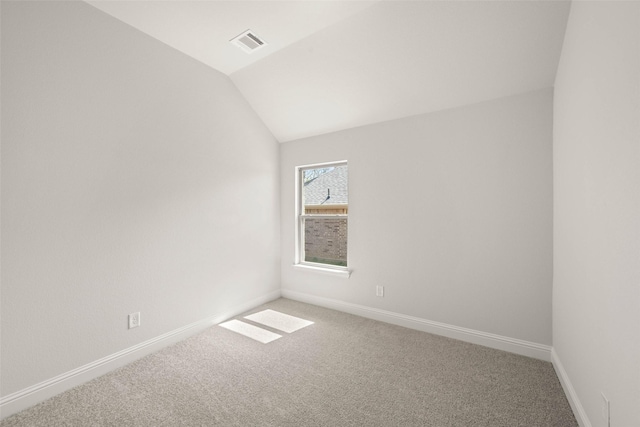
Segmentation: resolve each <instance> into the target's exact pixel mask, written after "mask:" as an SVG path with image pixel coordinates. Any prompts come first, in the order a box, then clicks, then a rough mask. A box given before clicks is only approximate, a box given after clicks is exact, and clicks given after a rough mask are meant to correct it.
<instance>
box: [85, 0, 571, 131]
mask: <svg viewBox="0 0 640 427" xmlns="http://www.w3.org/2000/svg"><path fill="white" fill-rule="evenodd" d="M88 3H90V4H92V5H94V6H95V7H97V8H99V9H101V10H103V11H104V12H106V13H108V14H110V15H112V16H114V17H115V18H117V19H120V20H121V21H123V22H125V23H127V24H129V25H132V26H134V27H136V28H138V29H140V30H141V31H143V32H145V33H147V34H149V35H150V36H152V37H155V38H157V39H158V40H160V41H162V42H164V43H166V44H167V45H169V46H172V47H174V48H176V49H178V50H181V51H183V52H184V53H186V54H187V55H190V56H192V57H193V58H195V59H197V60H199V61H202V62H203V63H205V64H207V65H209V66H211V67H213V68H215V69H217V70H219V71H221V72H223V73H225V74H227V75H228V76H229V77H230V78H231V79H232V80H233V82H234V83H235V84H236V86H237V87H238V89H239V90H240V91H241V92H242V94H243V95H244V96H245V98H246V99H247V101H248V102H249V103H250V104H251V105H252V106H253V108H254V109H255V111H256V112H257V113H258V115H259V116H260V117H261V118H262V120H263V121H264V123H265V124H266V125H267V126H268V127H269V128H270V129H271V131H272V132H273V134H274V135H275V137H276V138H277V139H278V140H279V141H281V142H284V141H290V140H295V139H299V138H304V137H307V136H313V135H318V134H323V133H327V132H332V131H338V130H342V129H346V128H351V127H356V126H362V125H366V124H371V123H376V122H380V121H386V120H392V119H397V118H401V117H406V116H411V115H416V114H422V113H427V112H432V111H437V110H442V109H447V108H453V107H457V106H462V105H467V104H473V103H477V102H482V101H486V100H489V99H495V98H499V97H504V96H510V95H515V94H518V93H523V92H528V91H532V90H537V89H541V88H546V87H550V86H553V82H554V78H555V73H556V69H557V65H558V60H559V57H560V51H561V48H562V42H563V38H564V31H565V26H566V22H567V17H568V14H569V8H570V3H569V2H567V1H534V0H531V1H522V0H513V1H491V0H488V1H482V0H472V1H396V0H380V1H339V0H334V1H330V0H324V1H313V0H309V1H270V0H261V1H153V0H145V1H95V0H91V1H88ZM247 29H251V30H253V31H255V32H256V33H257V34H258V35H259V36H260V37H262V38H263V39H265V41H266V42H267V43H268V45H267V46H266V47H265V48H263V49H260V50H258V51H256V52H254V53H251V54H247V53H245V52H243V51H242V50H240V49H239V48H238V47H236V46H234V45H232V44H230V43H229V40H230V39H231V38H233V37H234V36H236V35H238V34H240V33H242V32H243V31H244V30H247Z"/></svg>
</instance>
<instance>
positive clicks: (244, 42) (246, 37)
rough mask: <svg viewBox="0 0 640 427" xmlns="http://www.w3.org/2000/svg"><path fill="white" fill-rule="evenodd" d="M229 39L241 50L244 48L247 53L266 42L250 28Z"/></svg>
mask: <svg viewBox="0 0 640 427" xmlns="http://www.w3.org/2000/svg"><path fill="white" fill-rule="evenodd" d="M229 41H230V42H231V43H233V44H235V45H236V46H238V47H240V48H241V49H242V50H244V51H245V52H247V53H253V52H255V51H256V50H258V49H262V48H263V47H265V46H266V45H267V43H266V42H265V41H264V40H262V39H261V38H260V37H258V36H257V35H256V33H254V32H253V31H251V30H247V31H245V32H244V33H242V34H240V35H239V36H236V37H234V38H232V39H231V40H229Z"/></svg>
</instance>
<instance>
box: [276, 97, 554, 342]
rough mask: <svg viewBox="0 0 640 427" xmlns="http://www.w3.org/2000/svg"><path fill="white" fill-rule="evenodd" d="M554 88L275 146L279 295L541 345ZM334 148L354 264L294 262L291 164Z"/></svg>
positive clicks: (548, 269)
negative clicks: (336, 268)
mask: <svg viewBox="0 0 640 427" xmlns="http://www.w3.org/2000/svg"><path fill="white" fill-rule="evenodd" d="M552 95H553V94H552V90H551V89H546V90H541V91H535V92H531V93H527V94H524V95H519V96H515V97H509V98H502V99H499V100H495V101H490V102H485V103H482V104H477V105H472V106H468V107H462V108H458V109H453V110H447V111H442V112H438V113H433V114H426V115H420V116H414V117H409V118H404V119H399V120H394V121H390V122H385V123H380V124H374V125H368V126H364V127H360V128H355V129H350V130H346V131H341V132H337V133H332V134H327V135H323V136H318V137H312V138H308V139H303V140H297V141H294V142H291V143H285V144H282V146H281V150H280V154H281V155H280V163H281V170H282V172H281V218H282V220H281V233H282V239H281V241H282V287H283V292H286V291H293V292H299V293H304V294H307V295H312V296H314V297H320V298H330V299H333V300H338V301H343V302H346V303H350V304H358V305H362V306H365V307H371V308H377V309H384V310H388V311H391V312H394V313H400V314H404V315H408V316H414V317H418V318H421V319H427V320H431V321H436V322H442V323H446V324H449V325H455V326H458V327H463V328H470V329H473V330H479V331H482V332H485V333H492V334H498V335H501V336H506V337H510V338H516V339H520V340H525V341H529V342H533V343H539V344H545V345H550V344H551V282H552V240H551V239H552V157H551V155H552V140H551V137H552ZM343 159H346V160H348V162H349V192H350V194H349V263H350V266H351V267H352V269H353V274H352V276H351V278H349V279H344V278H340V277H333V276H326V275H321V274H317V273H312V272H307V271H299V270H297V269H294V268H292V264H293V261H294V229H295V219H294V212H295V207H294V175H295V174H294V167H295V166H297V165H304V164H311V163H318V162H327V161H332V160H343ZM376 285H383V286H384V287H385V296H384V298H377V297H376V296H375V287H376Z"/></svg>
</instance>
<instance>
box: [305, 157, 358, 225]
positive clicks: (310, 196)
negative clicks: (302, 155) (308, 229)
mask: <svg viewBox="0 0 640 427" xmlns="http://www.w3.org/2000/svg"><path fill="white" fill-rule="evenodd" d="M302 174H303V175H302V180H303V186H302V200H303V206H304V212H303V213H304V214H307V215H309V214H311V215H313V214H324V215H334V214H346V213H347V209H348V206H349V187H348V181H349V180H348V176H349V175H348V169H347V165H341V166H330V167H322V168H316V169H307V170H304V171H302Z"/></svg>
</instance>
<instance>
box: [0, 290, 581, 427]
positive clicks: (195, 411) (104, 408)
mask: <svg viewBox="0 0 640 427" xmlns="http://www.w3.org/2000/svg"><path fill="white" fill-rule="evenodd" d="M266 308H269V309H272V310H276V311H279V312H281V313H286V314H289V315H293V316H297V317H300V318H302V319H306V320H309V321H312V322H314V323H313V324H312V325H309V326H306V327H304V328H302V329H299V330H297V331H295V332H292V333H290V334H289V333H285V332H282V331H278V330H275V329H272V332H276V333H278V334H279V335H282V338H279V339H276V340H275V341H273V342H270V343H268V344H262V343H260V342H258V341H254V340H252V339H250V338H247V337H244V336H242V335H239V334H237V333H235V332H233V331H231V330H228V329H225V328H222V327H220V326H213V327H211V328H209V329H207V330H206V331H204V332H202V333H200V334H198V335H195V336H193V337H191V338H189V339H187V340H185V341H182V342H180V343H178V344H176V345H173V346H171V347H167V348H165V349H163V350H161V351H159V352H157V353H154V354H152V355H149V356H147V357H145V358H142V359H140V360H138V361H136V362H134V363H132V364H130V365H127V366H125V367H123V368H121V369H118V370H116V371H113V372H111V373H109V374H107V375H104V376H102V377H100V378H97V379H95V380H93V381H91V382H89V383H86V384H84V385H81V386H79V387H76V388H74V389H72V390H70V391H68V392H65V393H63V394H60V395H58V396H56V397H54V398H52V399H49V400H47V401H45V402H43V403H41V404H39V405H36V406H34V407H33V408H30V409H28V410H26V411H23V412H21V413H19V414H16V415H14V416H12V417H10V418H7V419H5V420H3V421H2V422H0V427H9V426H47V427H51V426H83V427H84V426H332V427H334V426H385V427H387V426H434V427H435V426H437V427H445V426H465V427H466V426H490V427H497V426H508V427H516V426H527V427H536V426H558V427H570V426H577V423H576V420H575V418H574V416H573V413H572V412H571V408H570V407H569V404H568V402H567V400H566V398H565V396H564V394H563V391H562V388H561V386H560V383H559V382H558V378H557V377H556V374H555V372H554V370H553V367H552V366H551V364H550V363H547V362H543V361H539V360H535V359H531V358H527V357H522V356H517V355H514V354H510V353H506V352H502V351H498V350H493V349H490V348H486V347H481V346H477V345H473V344H468V343H464V342H460V341H455V340H452V339H449V338H444V337H439V336H436V335H430V334H427V333H423V332H418V331H414V330H411V329H406V328H402V327H399V326H394V325H389V324H386V323H381V322H377V321H373V320H368V319H364V318H361V317H357V316H352V315H349V314H345V313H340V312H336V311H333V310H328V309H324V308H320V307H316V306H312V305H308V304H303V303H299V302H295V301H291V300H287V299H279V300H276V301H273V302H271V303H268V304H265V305H264V306H261V307H258V308H256V309H254V310H252V311H251V312H248V313H245V314H244V315H242V316H238V317H237V318H238V319H241V320H242V321H243V322H245V323H251V321H249V320H247V319H244V316H246V315H248V314H250V313H255V312H258V311H261V310H264V309H266ZM255 325H256V326H260V327H262V328H265V327H264V326H263V325H260V324H257V323H255ZM266 329H269V328H266Z"/></svg>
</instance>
